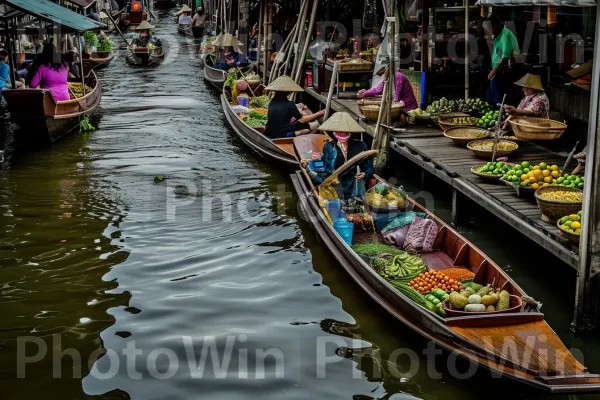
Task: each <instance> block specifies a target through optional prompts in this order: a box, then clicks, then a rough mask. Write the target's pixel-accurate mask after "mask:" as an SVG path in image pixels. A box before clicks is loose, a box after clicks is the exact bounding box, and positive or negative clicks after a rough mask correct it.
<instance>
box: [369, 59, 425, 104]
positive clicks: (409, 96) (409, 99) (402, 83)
mask: <svg viewBox="0 0 600 400" xmlns="http://www.w3.org/2000/svg"><path fill="white" fill-rule="evenodd" d="M377 75H379V76H381V75H384V77H383V80H382V81H381V82H380V83H379V85H377V86H375V87H374V88H372V89H369V90H365V89H362V90H360V91H359V92H358V94H357V95H358V97H359V98H364V97H373V96H377V95H380V94H381V93H383V85H384V83H385V81H386V80H387V79H388V77H389V75H390V72H389V68H385V69H381V70H380V71H379V72H378V73H377ZM400 101H402V102H403V103H404V111H411V110H416V109H417V108H419V105H418V104H417V99H416V98H415V94H414V92H413V89H412V86H411V85H410V82H409V81H408V78H407V77H406V75H404V74H403V73H402V72H400V70H396V94H395V95H394V103H398V102H400Z"/></svg>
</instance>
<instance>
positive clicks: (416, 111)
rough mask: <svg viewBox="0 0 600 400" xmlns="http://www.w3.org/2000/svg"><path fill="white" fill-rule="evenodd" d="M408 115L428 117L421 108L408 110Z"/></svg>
mask: <svg viewBox="0 0 600 400" xmlns="http://www.w3.org/2000/svg"><path fill="white" fill-rule="evenodd" d="M407 114H408V116H409V117H415V118H429V113H427V112H425V111H423V110H421V109H420V108H417V109H414V110H410V111H409V112H407Z"/></svg>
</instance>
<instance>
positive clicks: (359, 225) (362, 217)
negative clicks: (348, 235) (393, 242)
mask: <svg viewBox="0 0 600 400" xmlns="http://www.w3.org/2000/svg"><path fill="white" fill-rule="evenodd" d="M346 221H348V222H352V223H353V224H354V230H355V231H356V230H363V231H372V230H373V229H374V228H375V222H374V221H373V217H372V216H371V215H370V214H369V213H352V214H346Z"/></svg>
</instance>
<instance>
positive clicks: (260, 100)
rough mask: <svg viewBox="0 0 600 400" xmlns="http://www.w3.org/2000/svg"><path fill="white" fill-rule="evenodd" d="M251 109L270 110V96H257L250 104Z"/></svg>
mask: <svg viewBox="0 0 600 400" xmlns="http://www.w3.org/2000/svg"><path fill="white" fill-rule="evenodd" d="M248 106H249V107H250V108H269V96H256V97H253V98H251V99H250V102H249V103H248Z"/></svg>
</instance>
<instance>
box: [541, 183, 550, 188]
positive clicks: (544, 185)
mask: <svg viewBox="0 0 600 400" xmlns="http://www.w3.org/2000/svg"><path fill="white" fill-rule="evenodd" d="M546 186H550V184H549V183H544V184H543V185H542V187H546Z"/></svg>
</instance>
